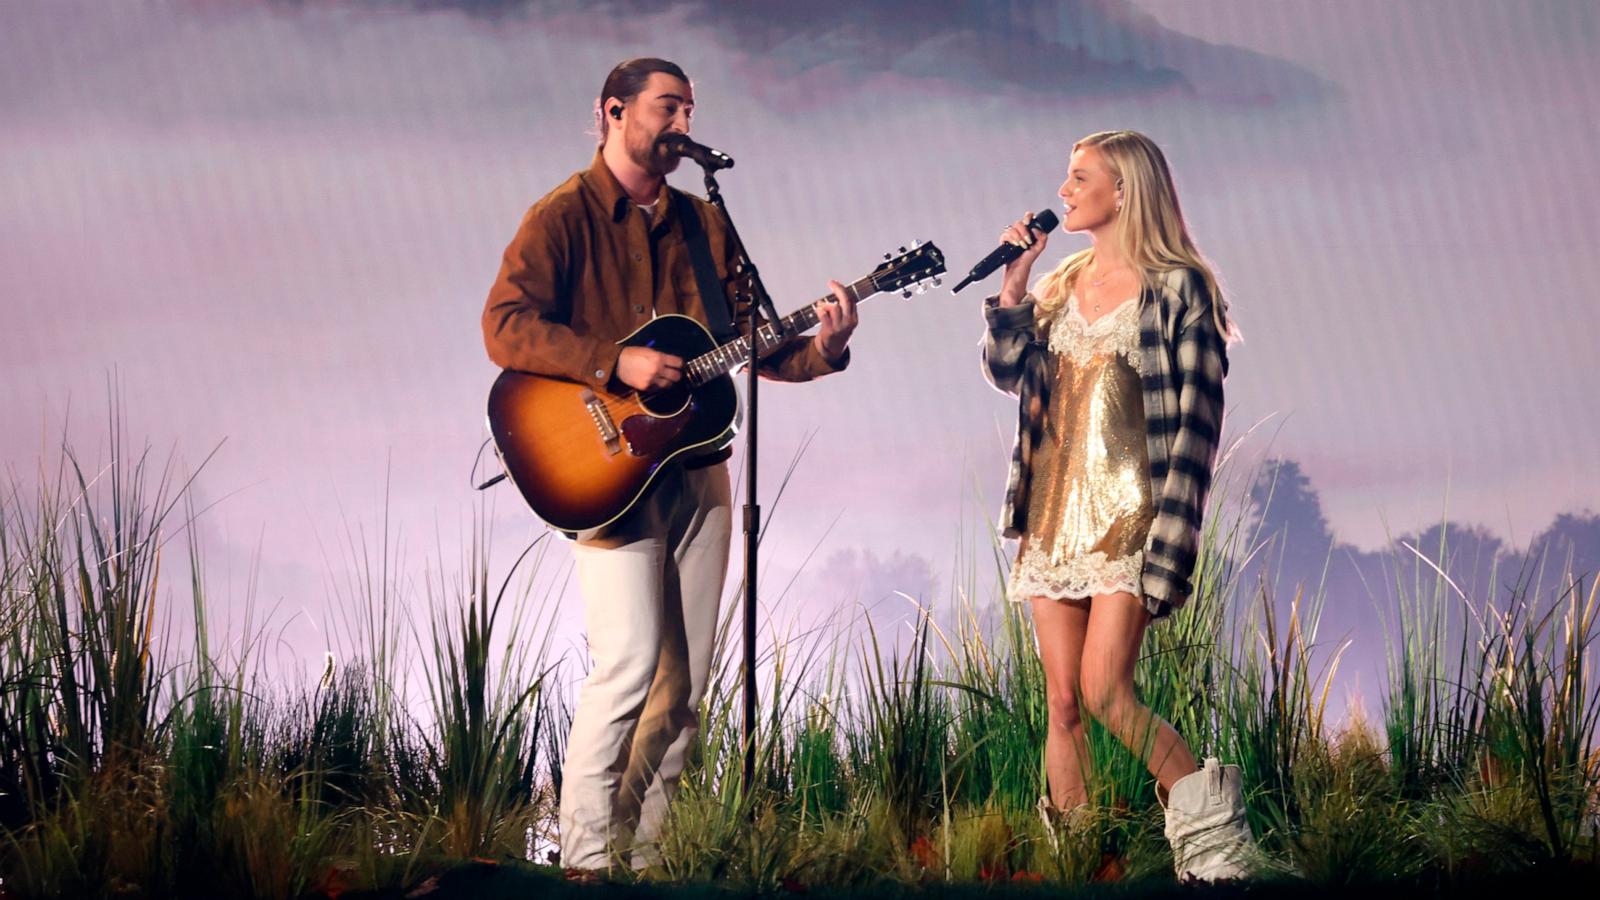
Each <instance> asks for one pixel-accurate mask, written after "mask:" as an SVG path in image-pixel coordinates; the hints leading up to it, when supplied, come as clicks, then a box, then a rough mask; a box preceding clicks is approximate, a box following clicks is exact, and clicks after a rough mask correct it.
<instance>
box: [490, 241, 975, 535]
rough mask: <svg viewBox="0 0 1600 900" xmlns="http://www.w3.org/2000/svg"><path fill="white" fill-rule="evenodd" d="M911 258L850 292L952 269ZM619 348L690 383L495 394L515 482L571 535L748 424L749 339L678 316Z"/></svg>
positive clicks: (761, 347)
mask: <svg viewBox="0 0 1600 900" xmlns="http://www.w3.org/2000/svg"><path fill="white" fill-rule="evenodd" d="M900 251H901V252H900V256H899V257H896V258H894V259H889V260H888V261H886V262H884V263H883V264H882V265H880V266H878V267H877V268H876V269H874V270H873V271H872V274H871V275H868V276H867V277H865V278H863V279H861V280H859V281H856V282H854V283H852V284H850V285H849V286H848V287H846V289H845V290H846V291H848V292H849V293H850V294H851V295H852V296H853V297H855V298H856V299H857V300H858V301H859V300H865V299H866V298H868V297H871V296H873V295H874V294H878V293H881V292H884V291H901V292H902V293H904V294H905V295H906V296H908V297H909V296H911V292H912V288H913V287H914V286H916V285H917V284H918V283H919V282H922V281H924V280H928V279H933V280H934V281H935V283H937V276H939V275H941V274H943V272H944V255H943V254H941V253H940V252H939V248H937V247H935V246H934V245H932V244H921V245H919V246H918V247H917V248H916V249H914V250H909V251H908V250H906V249H905V248H904V247H902V248H900ZM887 256H888V255H887V254H886V255H885V258H886V259H887ZM831 299H832V298H824V300H825V301H831ZM819 302H820V301H819ZM817 321H818V317H817V312H816V309H815V307H813V306H805V307H802V308H801V309H798V310H796V311H795V312H793V313H790V314H789V315H788V316H785V317H784V319H783V322H782V328H781V329H775V328H773V327H772V326H771V325H763V326H761V327H760V328H759V329H757V333H756V349H757V354H758V355H759V356H764V355H766V354H767V353H768V352H770V351H771V350H773V349H775V348H777V347H778V346H780V345H782V343H783V341H784V339H783V338H781V337H779V334H780V331H781V333H782V334H785V335H787V334H796V333H801V332H804V331H806V330H807V329H809V328H811V327H812V326H813V325H816V324H817ZM618 343H619V344H620V345H621V346H623V347H649V348H650V349H652V350H659V351H661V352H662V353H669V354H671V355H673V356H677V357H679V358H681V359H682V360H683V361H684V365H683V379H682V380H681V381H680V382H678V384H677V385H675V386H674V387H673V388H671V389H669V390H665V391H658V392H651V393H644V394H640V393H636V392H633V391H627V392H625V393H619V394H613V393H610V392H609V391H605V390H597V389H595V388H592V387H590V386H588V385H586V384H579V383H577V382H573V381H567V380H564V379H560V378H552V377H549V376H545V375H534V374H531V373H528V372H518V371H515V370H511V369H507V370H506V371H504V372H501V373H500V377H499V378H498V379H496V380H495V383H494V386H493V387H492V388H491V389H490V390H489V433H490V434H491V435H492V436H493V437H494V443H495V449H497V450H498V451H499V453H500V462H501V464H502V465H503V466H504V467H505V471H506V475H507V476H508V477H509V478H510V479H511V482H512V483H513V484H515V485H516V486H517V490H519V491H521V492H522V497H523V499H524V500H526V501H528V506H529V507H531V508H532V509H533V511H534V512H535V513H536V514H538V516H539V518H541V519H544V520H545V521H546V522H548V523H550V525H552V526H554V527H555V528H556V529H558V530H560V531H567V532H578V531H587V530H589V529H591V528H598V527H600V526H603V525H609V524H610V523H612V522H615V521H616V520H617V519H620V518H621V517H622V516H624V515H626V514H627V512H628V511H629V510H630V509H632V508H633V506H634V504H636V503H637V502H638V501H639V498H641V497H643V496H644V495H645V492H646V491H648V490H649V489H650V486H651V485H652V484H653V483H654V482H655V480H656V478H657V476H658V475H660V473H661V472H662V470H663V469H664V468H665V467H666V466H668V465H669V464H673V463H675V462H677V461H679V460H681V459H686V458H692V457H694V456H696V455H699V454H703V453H709V452H712V451H714V450H717V449H719V448H721V447H723V446H725V445H726V444H727V443H728V442H729V441H730V440H732V439H733V435H734V431H735V429H736V427H737V420H738V417H739V394H738V392H737V391H736V390H735V389H734V385H733V378H732V377H731V375H730V374H729V373H730V372H732V371H733V370H734V369H736V368H738V367H739V366H740V365H741V364H743V363H744V362H746V361H747V360H749V358H750V344H751V339H750V337H749V336H745V337H740V338H736V339H734V340H732V341H729V342H728V343H726V344H722V345H720V346H719V345H718V344H717V342H716V340H715V339H713V338H712V336H711V332H709V331H707V330H706V328H705V326H703V325H701V324H700V323H699V322H697V321H695V320H694V319H691V318H689V317H688V316H680V315H667V316H662V317H660V318H658V319H654V320H652V321H651V322H649V323H648V324H646V325H645V326H644V327H642V328H640V329H639V330H638V331H635V332H634V333H633V334H631V335H629V336H628V337H626V338H624V339H623V340H621V341H619V342H618Z"/></svg>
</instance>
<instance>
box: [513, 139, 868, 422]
mask: <svg viewBox="0 0 1600 900" xmlns="http://www.w3.org/2000/svg"><path fill="white" fill-rule="evenodd" d="M674 190H675V189H674V188H670V187H668V186H666V185H665V184H663V185H662V188H661V195H660V197H659V199H658V200H657V202H656V206H655V211H654V215H653V217H652V218H650V219H648V220H647V219H646V217H645V215H644V214H643V213H642V212H641V211H640V210H639V209H638V208H637V207H636V205H635V204H634V203H633V202H632V201H630V200H629V199H628V195H627V193H626V192H625V191H623V189H622V185H621V184H620V183H618V182H617V179H616V176H614V175H613V174H611V170H610V169H609V168H608V167H607V166H606V164H605V160H604V159H603V158H602V157H601V155H600V153H599V152H598V151H597V152H596V153H595V157H594V162H593V163H592V164H591V165H590V166H589V168H588V169H587V170H585V171H582V172H577V173H575V174H574V175H573V176H572V177H571V178H568V179H567V180H566V182H565V183H563V184H562V185H561V186H560V187H558V188H556V189H555V190H554V191H551V192H550V193H549V194H546V195H545V196H544V197H543V198H542V199H540V200H539V201H538V202H537V203H535V204H534V205H533V206H532V208H530V209H529V210H528V212H527V214H526V215H524V216H523V217H522V225H521V227H520V228H518V229H517V234H516V237H514V238H512V240H511V244H510V246H508V247H506V252H505V257H504V259H503V261H502V262H501V265H500V274H499V275H498V276H497V277H496V278H495V281H494V286H493V287H492V288H490V289H489V299H488V302H487V303H486V304H485V305H484V308H483V340H484V345H485V346H486V348H487V349H488V351H489V359H490V360H492V361H493V362H494V364H495V365H497V366H499V367H501V368H502V369H518V370H521V371H524V372H533V373H536V374H540V375H553V376H558V377H561V378H567V379H571V380H573V381H580V382H585V383H587V384H590V385H593V386H594V387H597V388H605V389H609V390H614V391H615V390H621V389H622V385H621V383H620V382H617V381H614V380H613V376H614V374H615V372H616V367H617V357H618V355H619V354H620V353H621V349H622V348H620V347H618V346H617V341H619V340H621V339H623V338H625V337H627V336H628V335H630V334H632V333H633V332H634V331H636V330H638V328H639V327H640V326H642V325H644V324H645V323H647V322H649V321H650V319H651V316H652V313H654V314H659V315H666V314H669V313H678V314H681V315H686V316H691V317H693V318H694V319H696V320H697V321H699V322H700V323H702V324H704V323H705V322H706V315H705V307H704V304H703V303H702V302H701V298H700V290H699V286H698V285H697V283H696V282H695V277H694V266H693V264H692V263H691V262H690V259H689V247H688V244H687V243H686V242H685V241H684V237H683V227H682V223H681V222H679V221H677V216H676V215H675V213H674V210H673V207H672V196H671V194H672V192H673V191H674ZM688 196H689V197H690V200H691V201H692V202H693V203H694V206H695V208H696V209H697V210H699V212H700V221H701V222H703V223H704V225H705V231H706V237H707V239H708V242H709V243H710V245H711V258H712V260H713V262H714V263H715V264H716V269H717V276H718V278H720V279H721V281H722V284H723V290H724V292H725V293H726V294H727V296H728V298H729V300H731V297H732V288H733V282H734V279H733V278H732V277H731V273H730V271H729V270H730V268H731V264H732V260H733V257H734V250H735V248H734V247H733V246H732V241H731V240H730V239H729V233H728V227H727V223H726V221H725V220H724V219H723V217H722V213H721V211H720V210H718V209H717V208H716V207H715V206H712V205H711V204H710V203H707V202H706V201H704V200H701V199H700V198H698V197H695V196H693V195H688ZM724 302H728V301H724ZM849 360H850V353H849V350H846V351H845V355H844V356H843V357H842V358H841V359H840V360H839V361H838V363H837V365H834V364H830V363H829V362H828V360H827V359H826V358H825V357H824V356H823V355H822V354H821V352H819V351H818V350H817V348H816V344H815V342H813V341H812V340H811V338H810V337H805V336H801V335H794V336H791V337H790V339H789V341H788V342H787V343H786V344H785V345H783V346H780V347H779V348H778V349H776V350H774V351H773V352H772V353H771V354H770V355H769V356H767V357H766V358H765V359H763V360H762V364H761V371H762V374H763V375H766V376H767V377H769V378H774V379H777V380H780V381H809V380H811V379H812V378H815V377H817V376H819V375H825V374H827V373H829V372H835V371H838V370H840V369H843V368H844V367H845V366H846V365H848V363H849Z"/></svg>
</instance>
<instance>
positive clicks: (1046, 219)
mask: <svg viewBox="0 0 1600 900" xmlns="http://www.w3.org/2000/svg"><path fill="white" fill-rule="evenodd" d="M1059 224H1061V220H1060V219H1058V218H1056V211H1055V210H1053V209H1045V210H1041V211H1039V212H1036V213H1034V214H1033V221H1032V222H1029V223H1028V227H1029V228H1030V229H1032V230H1033V231H1039V232H1043V233H1044V234H1049V233H1050V232H1052V231H1054V230H1055V229H1056V226H1057V225H1059ZM1022 251H1023V248H1022V247H1018V246H1017V245H1016V244H1013V243H1010V242H1006V243H1003V244H1001V245H1000V246H998V247H996V248H994V252H992V253H990V254H989V255H988V256H985V257H984V258H983V259H980V260H978V264H977V265H975V266H973V267H972V271H970V272H968V273H967V277H965V278H963V279H961V283H960V284H958V285H956V286H955V287H954V288H951V290H950V293H952V294H954V293H955V292H957V291H959V290H961V289H962V288H964V287H966V286H967V285H969V284H971V283H973V282H974V281H982V280H983V279H985V278H988V277H989V274H990V273H991V272H993V271H994V270H995V269H998V268H1000V267H1001V266H1003V265H1005V264H1006V263H1008V262H1011V261H1012V260H1013V259H1016V258H1017V257H1019V256H1021V255H1022Z"/></svg>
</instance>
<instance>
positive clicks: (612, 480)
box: [489, 315, 739, 532]
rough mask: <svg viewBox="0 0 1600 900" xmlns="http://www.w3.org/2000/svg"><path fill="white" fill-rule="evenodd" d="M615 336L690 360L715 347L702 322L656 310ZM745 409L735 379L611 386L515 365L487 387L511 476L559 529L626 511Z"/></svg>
mask: <svg viewBox="0 0 1600 900" xmlns="http://www.w3.org/2000/svg"><path fill="white" fill-rule="evenodd" d="M617 343H618V344H620V345H621V346H623V347H649V348H650V349H652V350H659V351H661V352H662V353H670V354H672V355H674V356H677V357H681V358H683V359H693V358H695V357H699V356H703V355H705V354H707V353H710V352H712V351H713V350H715V349H716V346H717V343H716V341H715V340H713V339H712V337H711V333H710V332H709V331H707V330H706V329H705V328H704V327H703V326H702V325H701V324H700V323H699V322H696V321H695V320H694V319H691V318H689V317H688V316H680V315H668V316H662V317H660V318H658V319H655V320H653V321H651V322H650V323H649V324H647V325H645V326H644V327H642V328H640V329H639V330H638V331H635V332H634V333H633V334H631V335H629V336H628V337H626V338H624V339H623V340H621V341H618V342H617ZM738 415H739V394H738V392H737V391H736V390H735V389H734V386H733V379H732V378H717V379H714V380H712V381H709V382H707V383H705V384H702V385H700V386H698V387H695V388H693V389H691V388H690V387H689V386H688V385H687V384H686V383H683V382H680V383H679V385H678V386H677V387H674V388H672V389H671V390H666V391H660V392H657V393H651V394H638V393H634V392H631V391H630V392H629V393H627V394H613V393H610V392H607V391H603V390H595V389H593V388H590V387H589V386H588V385H585V384H579V383H577V382H574V381H565V380H562V379H559V378H547V377H544V376H540V375H530V374H528V373H526V372H517V371H513V370H511V369H507V370H506V371H504V372H501V373H500V377H499V378H497V379H495V382H494V386H493V387H492V388H490V389H489V428H490V431H491V432H492V433H493V435H494V442H495V446H496V447H498V448H499V450H500V459H501V462H502V463H503V464H504V465H505V470H506V475H507V476H509V477H510V479H511V481H512V483H514V484H515V485H516V486H517V489H518V490H519V491H521V492H522V496H523V499H525V500H527V501H528V505H529V506H531V507H532V508H533V510H534V511H535V512H537V513H538V514H539V517H540V518H542V519H544V520H545V521H546V522H549V523H550V524H551V525H552V526H554V527H555V528H557V529H559V530H561V531H574V532H576V531H584V530H586V529H590V528H598V527H600V526H602V525H607V524H610V523H611V522H612V521H614V520H615V519H617V518H620V517H621V516H622V515H623V514H624V513H625V512H627V511H628V510H629V509H631V508H632V507H633V504H634V503H636V502H638V500H639V498H640V497H642V496H643V495H644V493H645V492H646V491H647V490H649V489H650V485H651V484H652V483H654V481H655V477H656V475H657V474H658V473H659V472H660V471H661V470H662V467H663V466H665V465H666V464H667V463H669V462H672V461H674V460H676V459H679V458H681V457H685V456H691V455H697V454H700V453H707V452H711V451H713V450H717V449H719V448H721V447H723V446H726V445H727V444H728V442H729V441H731V440H732V439H733V435H734V433H735V430H736V422H737V419H738Z"/></svg>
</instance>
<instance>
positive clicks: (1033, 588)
mask: <svg viewBox="0 0 1600 900" xmlns="http://www.w3.org/2000/svg"><path fill="white" fill-rule="evenodd" d="M1049 347H1050V356H1051V359H1050V365H1051V366H1052V367H1053V373H1052V385H1051V392H1050V416H1049V422H1048V425H1047V426H1046V428H1045V430H1044V434H1043V437H1042V438H1041V439H1040V442H1039V446H1038V447H1036V448H1034V451H1033V459H1032V465H1031V470H1032V472H1031V477H1030V481H1029V488H1028V526H1027V531H1026V532H1024V534H1023V536H1022V544H1021V547H1020V548H1019V549H1018V551H1017V561H1016V564H1015V565H1014V566H1012V568H1011V581H1010V584H1009V586H1008V589H1007V595H1008V596H1009V597H1010V598H1011V599H1012V600H1014V601H1022V600H1028V599H1031V598H1033V597H1053V598H1057V599H1064V598H1068V597H1071V598H1082V597H1090V596H1094V595H1096V594H1109V593H1114V592H1116V591H1126V592H1128V593H1130V594H1132V595H1133V596H1134V597H1136V598H1139V599H1140V600H1141V601H1142V600H1143V592H1142V591H1141V590H1140V588H1139V575H1140V571H1141V569H1142V568H1143V566H1144V544H1145V538H1146V537H1148V535H1149V532H1150V522H1151V521H1152V520H1153V519H1154V517H1155V514H1154V510H1153V506H1152V504H1151V498H1150V463H1149V457H1148V455H1147V454H1146V452H1145V418H1144V391H1143V388H1142V386H1141V385H1140V380H1139V376H1140V374H1141V372H1140V370H1141V368H1142V361H1141V357H1140V351H1139V302H1138V298H1137V297H1136V298H1134V299H1132V300H1128V301H1126V302H1124V303H1122V304H1121V305H1120V306H1118V307H1117V308H1116V309H1113V310H1112V311H1111V312H1108V313H1106V314H1105V315H1103V316H1101V317H1100V318H1098V319H1096V320H1095V321H1093V322H1088V321H1087V320H1085V319H1084V317H1083V314H1082V313H1081V312H1079V310H1078V298H1077V296H1076V295H1073V296H1070V297H1068V298H1067V302H1066V303H1065V304H1064V305H1063V306H1062V308H1061V309H1060V310H1058V311H1057V312H1056V314H1055V318H1054V319H1053V320H1051V321H1050V323H1049Z"/></svg>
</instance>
